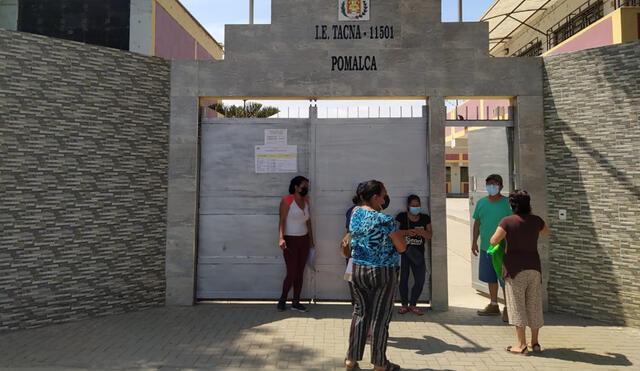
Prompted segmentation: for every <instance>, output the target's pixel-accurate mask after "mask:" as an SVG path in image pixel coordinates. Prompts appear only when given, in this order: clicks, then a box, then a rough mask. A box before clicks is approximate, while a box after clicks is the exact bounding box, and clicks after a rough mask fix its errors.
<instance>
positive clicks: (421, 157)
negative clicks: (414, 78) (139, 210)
mask: <svg viewBox="0 0 640 371" xmlns="http://www.w3.org/2000/svg"><path fill="white" fill-rule="evenodd" d="M310 111H311V112H310V116H311V118H309V119H207V120H205V121H203V122H202V124H201V125H202V137H201V146H202V155H201V163H200V169H201V172H200V212H199V219H200V223H199V230H200V232H199V243H198V267H197V285H196V287H197V298H198V299H234V298H235V299H238V298H241V299H277V298H278V297H279V296H280V291H281V290H282V279H283V273H284V260H283V258H282V251H281V250H280V248H279V247H278V244H277V241H278V231H277V227H278V207H279V204H280V200H281V198H282V196H283V195H284V194H286V193H287V189H288V186H289V181H290V179H291V178H292V177H293V176H295V175H296V174H298V173H300V174H305V175H306V176H308V177H309V178H310V179H312V183H311V187H310V188H311V193H310V199H311V210H312V216H313V218H312V222H313V227H314V235H315V242H316V254H317V257H316V259H315V269H307V270H306V272H305V275H306V280H305V281H306V286H305V287H304V290H303V292H304V296H305V297H307V298H317V299H323V300H327V299H332V300H336V299H338V300H346V299H349V291H348V289H347V285H346V282H345V281H344V279H343V278H342V276H343V274H344V270H345V260H344V259H343V258H342V257H340V256H339V254H338V241H340V239H341V237H342V235H343V234H344V231H345V211H346V209H347V208H348V207H349V206H350V205H351V199H352V197H353V194H354V190H355V187H356V185H357V184H358V183H359V182H361V181H362V180H367V179H382V180H384V182H385V185H386V187H387V190H388V192H389V195H390V197H391V204H390V207H389V209H387V212H388V213H390V214H392V215H395V213H397V212H399V211H401V210H402V209H403V206H404V204H405V198H406V196H407V195H409V194H411V193H417V194H418V195H419V196H420V197H421V198H422V199H423V200H424V204H425V206H427V205H428V199H427V195H428V192H427V190H428V188H429V185H428V179H427V178H428V176H427V167H428V163H427V125H426V121H425V120H426V119H425V118H370V119H317V118H316V117H315V116H316V111H317V109H316V108H315V107H312V108H311V109H310ZM272 129H284V130H287V137H288V138H287V145H289V146H297V149H296V153H295V155H292V156H296V157H297V168H298V171H297V172H295V173H256V169H255V167H254V164H255V158H254V157H255V155H256V154H255V151H258V150H256V149H255V146H256V145H263V144H264V141H265V130H272ZM247 143H253V144H254V145H247ZM398 159H400V160H399V162H396V161H398ZM258 166H260V165H258ZM264 170H266V171H269V169H264ZM271 171H273V170H271ZM425 208H426V207H425ZM427 299H428V298H425V300H427Z"/></svg>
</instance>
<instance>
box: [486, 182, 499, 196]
mask: <svg viewBox="0 0 640 371" xmlns="http://www.w3.org/2000/svg"><path fill="white" fill-rule="evenodd" d="M487 192H489V196H495V195H497V194H498V193H500V186H498V185H495V184H487Z"/></svg>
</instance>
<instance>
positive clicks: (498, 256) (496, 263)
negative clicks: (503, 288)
mask: <svg viewBox="0 0 640 371" xmlns="http://www.w3.org/2000/svg"><path fill="white" fill-rule="evenodd" d="M506 247H507V240H502V241H500V242H499V243H498V244H497V245H491V246H490V247H489V248H488V249H487V254H489V256H491V264H492V265H493V270H495V271H496V275H498V279H499V280H500V281H502V280H503V279H502V264H503V263H504V250H505V248H506Z"/></svg>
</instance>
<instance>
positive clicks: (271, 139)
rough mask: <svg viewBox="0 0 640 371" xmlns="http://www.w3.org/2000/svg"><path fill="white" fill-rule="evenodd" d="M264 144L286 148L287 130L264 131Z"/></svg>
mask: <svg viewBox="0 0 640 371" xmlns="http://www.w3.org/2000/svg"><path fill="white" fill-rule="evenodd" d="M264 144H265V145H266V146H286V145H287V144H289V143H287V129H264Z"/></svg>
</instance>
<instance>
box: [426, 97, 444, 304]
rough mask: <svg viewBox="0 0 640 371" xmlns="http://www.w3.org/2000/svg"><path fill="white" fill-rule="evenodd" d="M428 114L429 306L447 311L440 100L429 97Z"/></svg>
mask: <svg viewBox="0 0 640 371" xmlns="http://www.w3.org/2000/svg"><path fill="white" fill-rule="evenodd" d="M428 104H429V110H428V125H429V126H428V130H427V132H428V135H429V139H428V142H427V145H428V149H429V151H428V156H429V158H428V159H427V163H428V166H429V192H430V196H429V205H430V213H431V223H432V226H433V238H432V239H431V259H432V270H433V272H432V274H431V280H432V282H433V284H432V286H433V291H432V302H431V306H432V308H433V309H434V310H437V311H445V310H448V309H449V287H448V286H449V285H448V275H447V195H446V192H445V186H444V184H445V179H446V173H445V163H444V153H445V147H444V146H445V144H444V138H445V135H444V122H445V118H446V111H445V106H444V97H429V102H428Z"/></svg>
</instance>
